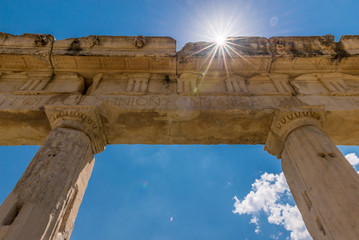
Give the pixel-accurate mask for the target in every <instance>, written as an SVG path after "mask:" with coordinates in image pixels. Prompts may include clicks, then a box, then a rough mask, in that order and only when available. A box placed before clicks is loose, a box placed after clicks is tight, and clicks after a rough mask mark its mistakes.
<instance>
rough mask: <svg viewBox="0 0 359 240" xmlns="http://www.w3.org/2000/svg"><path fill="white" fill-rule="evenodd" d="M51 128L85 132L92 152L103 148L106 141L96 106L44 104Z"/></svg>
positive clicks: (95, 152)
mask: <svg viewBox="0 0 359 240" xmlns="http://www.w3.org/2000/svg"><path fill="white" fill-rule="evenodd" d="M45 112H46V115H47V117H48V119H49V121H50V124H51V127H52V128H57V127H60V128H61V127H62V128H71V129H76V130H79V131H82V132H84V133H86V134H87V135H88V136H89V137H90V139H91V141H92V151H93V154H97V153H100V152H102V151H103V150H104V148H105V146H106V144H107V141H106V136H105V135H104V132H103V126H102V122H101V118H100V113H99V111H98V108H97V107H96V106H79V105H77V106H68V105H48V106H45Z"/></svg>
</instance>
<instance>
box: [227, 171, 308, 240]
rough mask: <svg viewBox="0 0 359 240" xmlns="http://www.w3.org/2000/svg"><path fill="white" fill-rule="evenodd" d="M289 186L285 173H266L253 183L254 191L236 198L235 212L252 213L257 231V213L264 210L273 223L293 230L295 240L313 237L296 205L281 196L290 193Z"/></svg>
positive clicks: (269, 220) (257, 230) (292, 234)
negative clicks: (241, 197)
mask: <svg viewBox="0 0 359 240" xmlns="http://www.w3.org/2000/svg"><path fill="white" fill-rule="evenodd" d="M289 193H290V192H289V187H288V185H287V182H286V180H285V178H284V175H283V173H280V174H272V173H264V174H262V176H261V178H260V179H256V180H255V182H254V183H253V184H252V191H250V193H249V194H248V195H247V196H245V197H244V199H243V200H242V201H240V200H239V199H238V198H237V196H235V197H234V199H235V201H236V202H235V204H234V206H235V210H234V211H233V212H234V213H238V214H252V219H251V221H250V223H253V224H256V225H257V228H256V230H255V232H256V233H258V232H259V231H260V229H259V220H258V217H257V214H259V212H261V211H264V212H265V214H266V215H267V217H268V222H269V223H271V224H276V225H282V226H283V227H284V228H285V229H286V230H288V231H290V232H291V238H292V239H294V240H307V239H311V237H310V236H309V233H308V232H307V230H306V227H305V225H304V222H303V220H302V217H301V215H300V213H299V210H298V208H297V207H296V206H291V205H289V204H288V203H287V204H284V203H282V201H281V200H282V199H281V198H285V197H286V196H288V194H289Z"/></svg>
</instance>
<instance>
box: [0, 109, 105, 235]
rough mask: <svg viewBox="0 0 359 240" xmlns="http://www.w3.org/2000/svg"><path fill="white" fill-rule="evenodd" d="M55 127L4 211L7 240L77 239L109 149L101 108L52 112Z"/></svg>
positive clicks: (0, 210)
mask: <svg viewBox="0 0 359 240" xmlns="http://www.w3.org/2000/svg"><path fill="white" fill-rule="evenodd" d="M46 113H47V115H48V118H49V120H50V123H51V125H52V127H53V130H52V131H51V132H50V134H49V135H48V137H47V138H46V140H45V142H44V144H43V145H42V146H41V148H40V149H39V151H38V153H37V154H36V155H35V157H34V158H33V160H32V161H31V163H30V165H29V166H28V168H27V169H26V171H25V173H24V174H23V176H22V177H21V179H20V180H19V182H18V183H17V185H16V186H15V188H14V190H13V191H12V192H11V193H10V194H9V196H8V197H7V198H6V199H5V201H4V203H3V204H2V205H1V207H0V239H1V240H17V239H26V240H40V239H41V240H45V239H46V240H47V239H51V240H65V239H67V240H68V239H69V238H70V236H71V232H72V229H73V227H74V222H75V219H76V215H77V212H78V210H79V207H80V204H81V201H82V198H83V195H84V193H85V190H86V187H87V183H88V180H89V178H90V175H91V172H92V168H93V166H94V163H95V160H94V158H93V155H94V154H96V153H98V152H99V151H101V150H103V148H104V146H105V143H106V141H105V139H104V135H103V134H102V125H101V121H100V119H99V114H98V111H97V108H96V107H89V106H87V107H78V106H76V107H68V106H49V107H46Z"/></svg>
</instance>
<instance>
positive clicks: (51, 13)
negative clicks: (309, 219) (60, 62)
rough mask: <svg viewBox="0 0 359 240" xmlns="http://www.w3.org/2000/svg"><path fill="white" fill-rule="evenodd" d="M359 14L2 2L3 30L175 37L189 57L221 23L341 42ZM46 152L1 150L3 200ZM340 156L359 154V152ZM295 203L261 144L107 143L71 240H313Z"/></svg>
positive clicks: (213, 5)
mask: <svg viewBox="0 0 359 240" xmlns="http://www.w3.org/2000/svg"><path fill="white" fill-rule="evenodd" d="M358 9H359V1H357V0H341V1H330V0H326V1H324V0H316V1H309V0H301V1H299V0H286V1H282V0H272V1H269V0H261V1H260V0H252V1H240V0H237V1H226V0H222V1H202V0H197V1H195V0H182V1H179V0H177V1H176V0H161V1H155V0H147V1H139V0H129V1H105V0H103V1H82V0H78V1H19V0H2V1H0V31H1V32H7V33H11V34H23V33H50V34H53V35H54V36H55V37H56V39H64V38H70V37H81V36H87V35H139V34H141V35H144V36H170V37H173V38H174V39H176V40H177V49H178V50H180V49H181V48H182V47H183V45H184V44H185V43H186V42H190V41H201V40H207V41H210V40H212V38H213V32H212V31H211V30H210V29H211V26H212V27H213V28H215V29H217V30H219V31H220V30H221V29H223V26H226V25H227V23H229V28H228V29H229V30H228V32H227V34H228V35H231V36H263V37H271V36H279V35H295V36H298V35H300V36H301V35H325V34H332V35H335V36H336V40H339V38H340V36H341V35H350V34H359V15H358V13H357V11H358ZM38 148H39V147H38V146H21V147H0V172H1V174H0V202H2V201H3V200H4V199H5V198H6V196H7V195H8V194H9V193H10V192H11V190H12V189H13V187H14V186H15V184H16V182H17V181H18V179H19V178H20V177H21V175H22V173H23V171H24V170H25V169H26V167H27V165H28V163H29V162H30V161H31V159H32V157H33V156H34V155H35V153H36V151H37V149H38ZM340 149H341V150H342V151H343V153H344V154H348V153H356V154H357V155H359V148H357V147H341V148H340ZM350 158H351V161H352V163H357V162H359V160H358V161H357V160H356V158H355V155H350ZM357 170H358V169H357ZM252 184H254V185H253V186H252ZM263 186H269V188H264V187H263ZM277 186H279V188H277ZM275 189H277V190H275ZM278 189H281V190H280V191H278ZM261 191H263V192H264V193H268V192H270V191H276V192H275V194H276V195H275V196H278V199H265V200H263V199H262V200H263V201H260V202H257V205H256V206H255V207H254V206H250V204H248V202H249V199H250V197H253V196H256V194H258V193H259V192H261ZM235 196H237V199H238V200H236V199H235V198H234V197H235ZM247 200H248V201H247ZM286 203H288V204H290V206H294V202H293V200H292V199H291V197H290V195H288V191H287V190H286V187H285V184H284V183H283V177H282V175H281V167H280V161H279V160H278V159H276V158H274V157H272V156H270V155H269V154H268V153H266V152H264V150H263V146H261V145H258V146H244V145H240V146H227V145H219V146H178V145H174V146H157V145H156V146H148V145H116V146H114V145H113V146H107V148H106V151H104V152H103V153H100V154H98V155H96V164H95V168H94V171H93V174H92V177H91V179H90V182H89V186H88V189H87V191H86V194H85V197H84V200H83V203H82V206H81V208H80V211H79V214H78V218H77V221H76V223H75V229H74V231H73V234H72V238H71V239H72V240H79V239H133V240H137V239H148V240H152V239H153V240H157V239H159V240H162V239H164V240H165V239H171V240H172V239H173V240H176V239H180V240H183V239H196V240H197V239H243V240H244V239H287V238H292V239H295V238H296V237H297V239H309V238H308V237H307V236H305V235H301V238H300V234H302V233H303V231H302V230H303V229H293V228H291V227H292V226H291V223H290V221H288V220H293V219H296V218H295V214H296V212H295V208H294V207H293V208H284V207H283V206H287V205H285V204H286ZM264 206H267V207H272V206H275V207H277V208H276V209H278V207H279V209H281V211H283V212H285V211H286V212H287V213H288V214H289V218H288V217H287V218H286V217H284V216H282V218H280V219H274V220H273V218H271V219H272V220H269V221H268V217H270V216H271V214H273V212H271V210H270V211H263V207H264ZM269 209H271V208H269ZM274 209H275V208H273V211H274ZM234 210H236V211H237V213H233V211H234ZM298 221H300V219H299V220H298ZM288 229H289V231H288ZM293 233H295V234H297V235H295V234H293ZM291 234H292V235H291ZM298 234H299V235H298ZM298 236H299V237H298Z"/></svg>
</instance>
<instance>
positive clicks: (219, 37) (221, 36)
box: [216, 34, 226, 46]
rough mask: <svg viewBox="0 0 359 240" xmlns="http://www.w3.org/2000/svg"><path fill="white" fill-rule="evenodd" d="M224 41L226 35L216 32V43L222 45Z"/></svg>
mask: <svg viewBox="0 0 359 240" xmlns="http://www.w3.org/2000/svg"><path fill="white" fill-rule="evenodd" d="M225 42H226V37H225V36H224V35H221V34H218V35H217V38H216V43H217V44H218V45H220V46H223V45H224V44H225Z"/></svg>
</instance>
